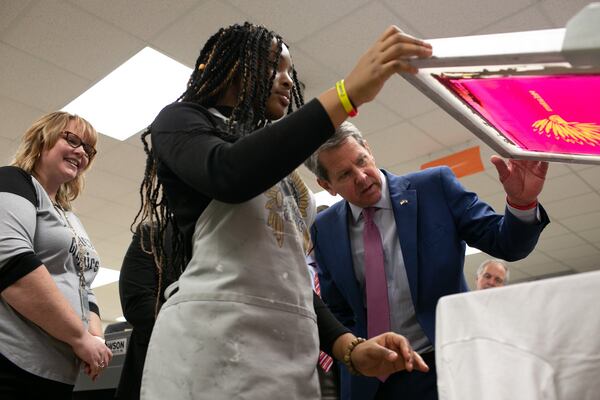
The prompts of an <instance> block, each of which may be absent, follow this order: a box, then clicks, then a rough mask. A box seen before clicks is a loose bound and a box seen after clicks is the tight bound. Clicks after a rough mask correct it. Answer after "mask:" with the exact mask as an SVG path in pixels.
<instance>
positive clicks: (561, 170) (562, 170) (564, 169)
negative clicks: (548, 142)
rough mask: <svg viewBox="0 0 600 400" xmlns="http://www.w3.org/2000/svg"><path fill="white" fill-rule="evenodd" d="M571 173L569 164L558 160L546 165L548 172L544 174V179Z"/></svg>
mask: <svg viewBox="0 0 600 400" xmlns="http://www.w3.org/2000/svg"><path fill="white" fill-rule="evenodd" d="M571 173H573V170H572V169H571V165H568V164H565V163H559V162H553V163H550V165H549V167H548V173H547V174H546V179H551V178H556V177H559V176H562V175H567V174H571Z"/></svg>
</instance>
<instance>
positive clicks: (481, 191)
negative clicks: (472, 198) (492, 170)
mask: <svg viewBox="0 0 600 400" xmlns="http://www.w3.org/2000/svg"><path fill="white" fill-rule="evenodd" d="M460 183H462V184H463V186H464V187H465V188H466V189H467V190H470V191H474V188H477V195H478V196H487V195H493V194H496V193H498V192H499V191H502V197H505V195H504V191H503V189H502V184H501V183H500V182H498V179H492V178H490V177H489V176H488V175H486V174H482V173H477V174H473V175H468V176H463V177H462V178H460Z"/></svg>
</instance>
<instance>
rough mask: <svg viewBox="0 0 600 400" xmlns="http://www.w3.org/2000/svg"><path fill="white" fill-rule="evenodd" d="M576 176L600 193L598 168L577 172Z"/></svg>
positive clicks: (599, 171) (599, 170) (599, 172)
mask: <svg viewBox="0 0 600 400" xmlns="http://www.w3.org/2000/svg"><path fill="white" fill-rule="evenodd" d="M577 175H579V176H580V177H581V178H583V180H584V181H585V182H587V183H588V184H589V185H590V186H591V187H593V188H594V189H596V190H597V191H600V166H597V165H595V166H594V167H592V168H588V169H584V170H581V171H577Z"/></svg>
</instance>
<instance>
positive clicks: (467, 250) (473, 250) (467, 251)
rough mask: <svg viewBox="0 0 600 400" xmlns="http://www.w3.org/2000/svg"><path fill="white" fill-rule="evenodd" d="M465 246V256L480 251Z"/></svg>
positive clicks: (479, 251)
mask: <svg viewBox="0 0 600 400" xmlns="http://www.w3.org/2000/svg"><path fill="white" fill-rule="evenodd" d="M466 246H467V248H466V249H465V256H471V255H473V254H477V253H481V250H479V249H476V248H475V247H471V246H469V245H468V244H467V245H466Z"/></svg>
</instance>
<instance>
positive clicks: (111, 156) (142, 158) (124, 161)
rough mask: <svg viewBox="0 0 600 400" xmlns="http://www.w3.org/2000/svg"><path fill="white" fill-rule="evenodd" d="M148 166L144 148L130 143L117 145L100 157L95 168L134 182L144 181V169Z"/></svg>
mask: <svg viewBox="0 0 600 400" xmlns="http://www.w3.org/2000/svg"><path fill="white" fill-rule="evenodd" d="M145 167H146V154H145V153H144V151H143V150H142V149H140V148H139V147H137V146H133V145H130V144H126V143H124V144H122V145H121V146H117V147H115V148H113V149H112V150H110V151H108V152H107V153H105V154H103V155H102V158H99V159H98V161H97V163H96V164H95V165H94V169H100V170H102V171H105V172H108V173H111V174H114V175H116V176H120V177H122V178H127V179H130V180H132V181H134V182H138V185H139V183H141V182H142V179H143V178H144V169H145Z"/></svg>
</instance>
